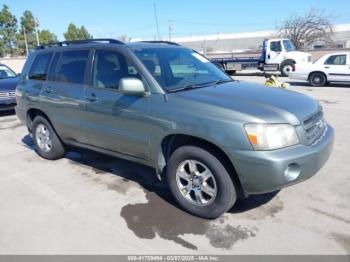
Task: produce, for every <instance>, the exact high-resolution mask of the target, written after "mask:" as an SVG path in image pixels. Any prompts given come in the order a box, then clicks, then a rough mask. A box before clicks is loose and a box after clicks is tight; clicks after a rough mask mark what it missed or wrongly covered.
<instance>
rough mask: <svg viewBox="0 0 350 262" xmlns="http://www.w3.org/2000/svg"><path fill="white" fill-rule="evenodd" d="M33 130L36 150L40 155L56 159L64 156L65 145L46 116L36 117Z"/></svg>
mask: <svg viewBox="0 0 350 262" xmlns="http://www.w3.org/2000/svg"><path fill="white" fill-rule="evenodd" d="M32 132H33V141H34V145H35V151H36V152H37V153H38V155H40V156H41V157H43V158H45V159H48V160H56V159H60V158H62V157H63V156H64V154H65V149H64V146H63V144H62V142H61V140H60V139H59V138H58V136H57V134H56V132H55V130H54V129H53V128H52V126H51V124H50V123H49V121H47V119H46V118H44V117H42V116H37V117H35V119H34V120H33V124H32Z"/></svg>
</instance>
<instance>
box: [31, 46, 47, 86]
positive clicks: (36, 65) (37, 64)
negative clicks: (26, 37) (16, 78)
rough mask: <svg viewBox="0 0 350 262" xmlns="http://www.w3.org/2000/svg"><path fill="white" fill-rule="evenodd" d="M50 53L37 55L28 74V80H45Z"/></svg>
mask: <svg viewBox="0 0 350 262" xmlns="http://www.w3.org/2000/svg"><path fill="white" fill-rule="evenodd" d="M51 57H52V53H44V54H38V55H37V56H36V57H35V59H34V62H33V65H32V67H31V69H30V72H29V79H35V80H42V81H44V80H46V78H47V71H48V67H49V63H50V60H51Z"/></svg>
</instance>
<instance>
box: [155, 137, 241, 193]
mask: <svg viewBox="0 0 350 262" xmlns="http://www.w3.org/2000/svg"><path fill="white" fill-rule="evenodd" d="M184 145H192V146H197V147H200V148H202V149H205V150H207V151H208V152H210V153H213V154H214V156H215V157H217V158H218V159H219V160H220V161H221V162H222V164H223V165H224V167H225V168H226V170H227V171H228V173H229V174H230V177H231V179H232V180H233V182H234V184H235V185H236V186H237V190H238V195H239V196H240V197H244V192H243V188H242V185H241V182H240V180H239V177H238V175H237V172H236V169H235V167H234V165H233V163H232V162H231V160H230V158H229V157H228V156H227V153H226V152H225V151H224V150H223V149H222V148H220V147H219V146H217V145H216V144H215V143H213V142H211V141H208V140H206V139H203V138H200V137H197V136H192V135H187V134H169V135H167V136H166V137H164V138H163V139H162V140H161V144H160V148H159V153H158V161H157V172H158V173H159V174H161V176H164V175H165V174H164V171H165V170H166V165H167V161H168V159H169V158H170V156H171V154H172V153H173V152H174V151H175V150H176V149H177V148H179V147H181V146H184Z"/></svg>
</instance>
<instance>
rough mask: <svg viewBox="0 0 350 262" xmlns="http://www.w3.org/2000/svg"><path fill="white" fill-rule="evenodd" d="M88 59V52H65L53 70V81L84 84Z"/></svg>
mask: <svg viewBox="0 0 350 262" xmlns="http://www.w3.org/2000/svg"><path fill="white" fill-rule="evenodd" d="M88 57H89V51H88V50H74V51H65V52H63V53H62V55H61V59H60V61H59V62H58V64H57V67H56V68H55V69H54V74H53V81H56V82H63V83H73V84H84V76H85V68H86V65H87V61H88Z"/></svg>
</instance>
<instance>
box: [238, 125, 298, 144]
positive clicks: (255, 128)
mask: <svg viewBox="0 0 350 262" xmlns="http://www.w3.org/2000/svg"><path fill="white" fill-rule="evenodd" d="M244 128H245V131H246V132H247V136H248V139H249V142H250V143H251V145H252V146H253V148H254V150H274V149H278V148H283V147H287V146H292V145H296V144H299V138H298V135H297V133H296V131H295V128H294V127H293V126H292V125H289V124H246V125H245V126H244Z"/></svg>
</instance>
